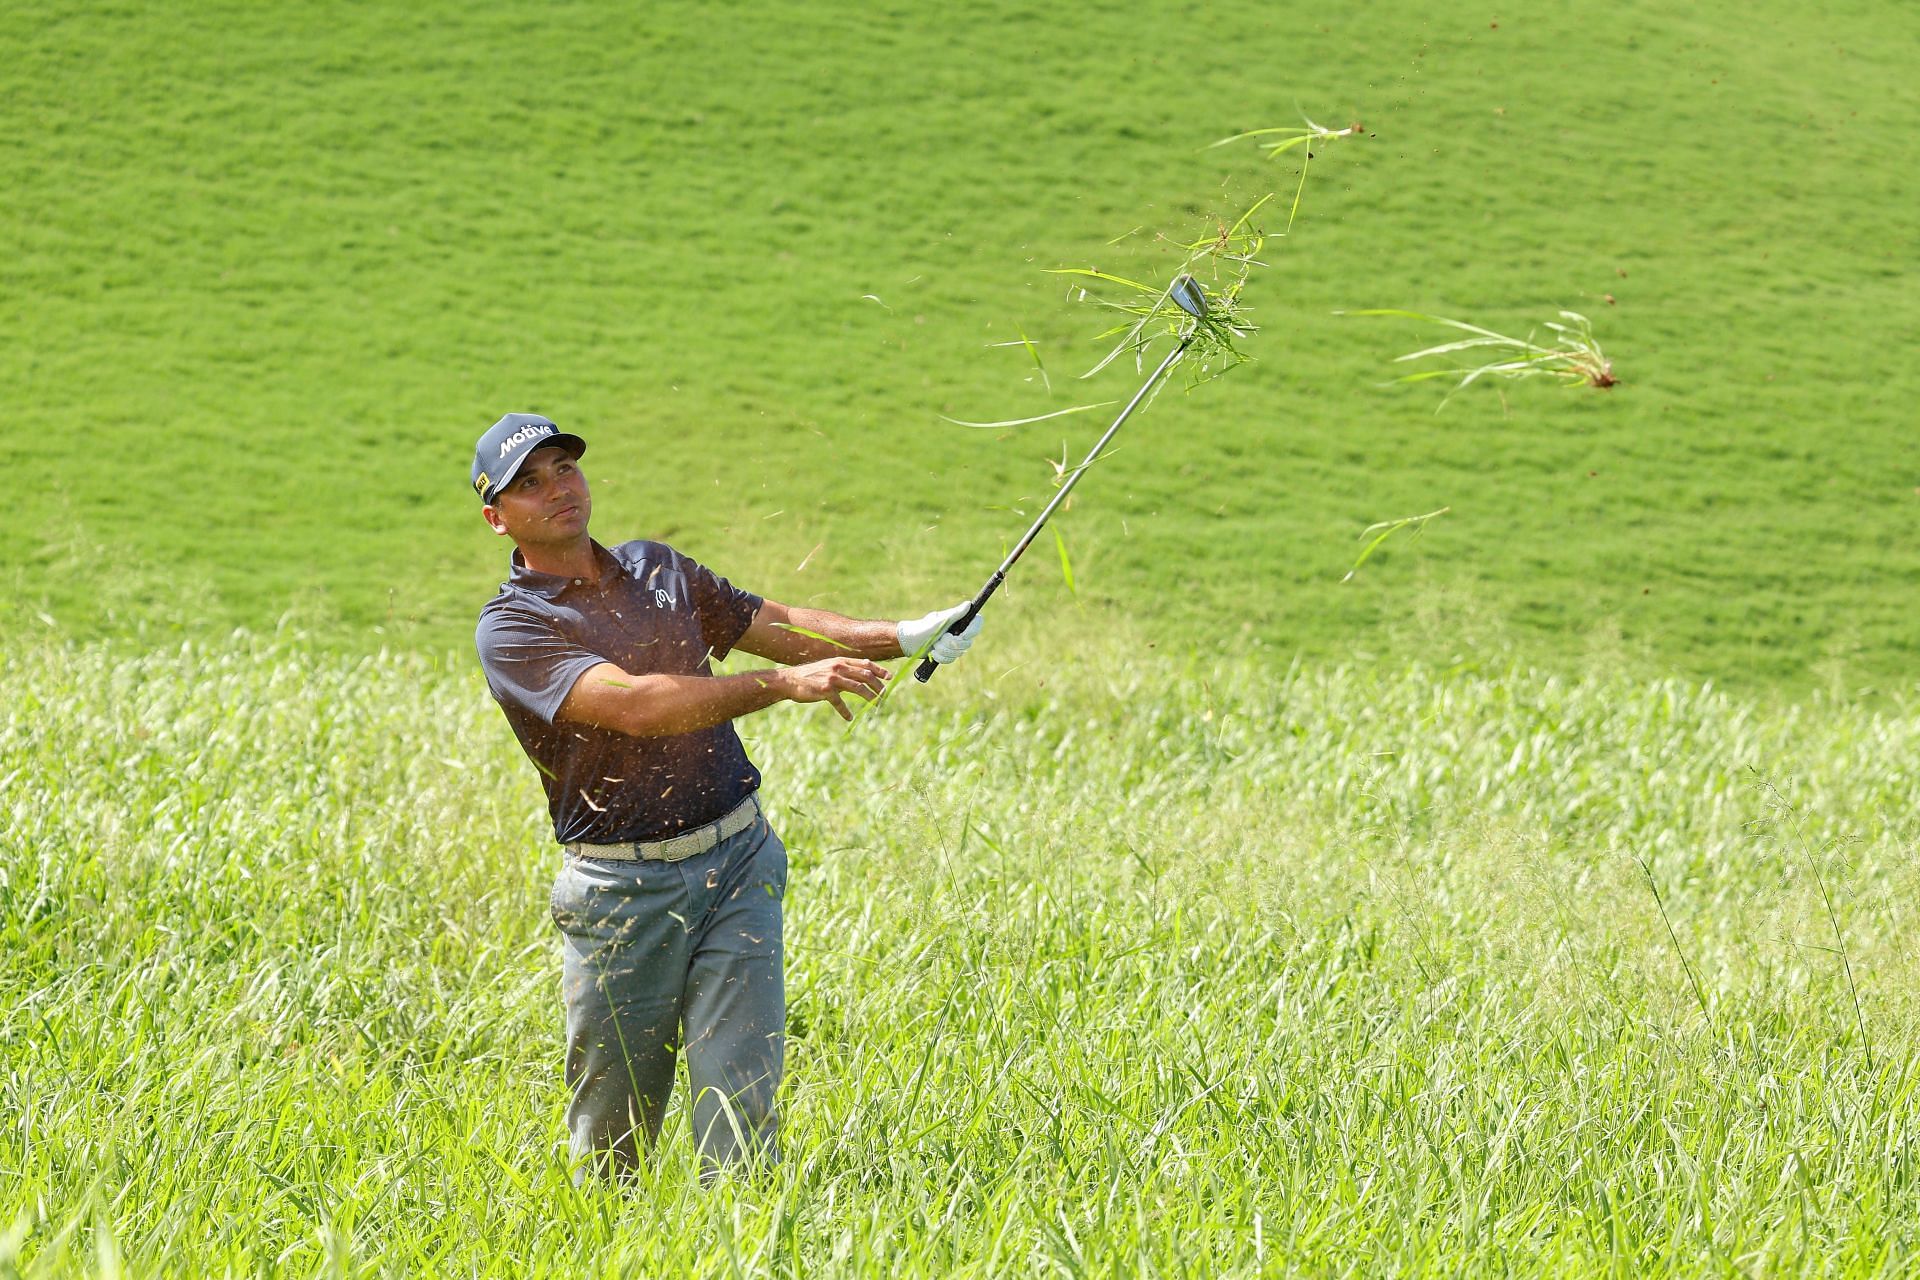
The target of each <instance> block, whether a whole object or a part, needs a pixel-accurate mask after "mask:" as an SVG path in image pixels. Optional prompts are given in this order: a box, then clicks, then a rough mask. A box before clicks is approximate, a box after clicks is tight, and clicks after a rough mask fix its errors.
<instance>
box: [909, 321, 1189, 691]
mask: <svg viewBox="0 0 1920 1280" xmlns="http://www.w3.org/2000/svg"><path fill="white" fill-rule="evenodd" d="M1192 341H1193V331H1192V330H1189V331H1188V332H1187V336H1186V337H1184V338H1182V339H1180V345H1179V346H1177V347H1175V348H1174V349H1173V350H1172V351H1169V352H1168V353H1167V358H1166V359H1164V360H1162V361H1161V362H1160V367H1159V368H1157V369H1155V370H1154V371H1153V372H1152V373H1150V374H1148V375H1147V380H1146V381H1145V382H1143V383H1141V384H1140V389H1139V390H1138V391H1136V392H1134V393H1133V399H1131V400H1129V401H1127V407H1126V408H1124V409H1122V410H1121V411H1120V416H1119V417H1117V418H1115V419H1114V420H1113V425H1112V426H1110V427H1108V428H1107V432H1106V434H1105V435H1103V436H1101V437H1100V440H1099V442H1098V443H1096V444H1095V445H1094V446H1093V448H1091V449H1089V450H1088V451H1087V456H1086V457H1085V458H1084V459H1082V460H1081V462H1080V465H1079V466H1077V467H1075V468H1074V469H1073V474H1072V475H1070V476H1068V477H1067V480H1066V483H1064V484H1062V485H1061V486H1060V491H1059V492H1058V493H1056V494H1054V495H1053V501H1052V502H1049V503H1048V504H1047V508H1046V510H1044V511H1042V512H1041V513H1040V518H1039V519H1038V520H1035V521H1034V522H1033V526H1032V527H1031V528H1029V529H1028V530H1027V532H1026V536H1025V537H1023V538H1021V539H1020V541H1019V543H1018V544H1016V545H1015V546H1014V548H1013V550H1012V551H1010V552H1008V553H1007V558H1006V559H1005V560H1002V561H1001V562H1000V567H999V568H998V569H995V570H994V571H993V576H992V577H991V578H988V579H987V585H986V586H984V587H982V588H980V593H979V594H978V595H976V596H974V598H973V603H972V604H970V605H968V606H967V611H966V612H965V613H963V614H961V615H960V616H959V617H958V618H955V619H954V620H953V623H952V625H951V626H949V627H948V628H947V631H948V632H949V633H951V634H958V633H959V632H962V631H965V630H966V629H967V628H968V627H969V626H970V625H972V623H973V620H974V619H975V618H976V617H978V616H979V615H980V610H981V609H983V608H985V607H986V603H987V601H988V600H990V599H992V598H993V593H994V592H996V591H998V590H999V589H1000V584H1001V583H1003V582H1005V581H1006V580H1007V570H1009V569H1011V568H1013V565H1014V562H1015V561H1016V560H1018V559H1019V558H1020V557H1021V556H1022V555H1024V554H1025V553H1026V550H1027V548H1028V547H1030V546H1032V545H1033V540H1034V539H1035V538H1037V537H1039V536H1040V530H1041V529H1042V528H1043V527H1045V525H1046V523H1047V517H1049V516H1051V515H1052V514H1053V513H1054V510H1055V509H1056V508H1057V507H1059V505H1060V504H1061V503H1062V502H1065V501H1066V500H1067V495H1068V494H1070V493H1072V492H1073V486H1075V485H1076V484H1079V483H1080V477H1081V476H1083V475H1085V474H1086V473H1087V468H1088V467H1090V466H1092V465H1093V463H1094V460H1095V459H1096V458H1098V457H1099V456H1100V453H1101V451H1102V450H1103V449H1105V448H1106V447H1107V441H1109V440H1111V439H1113V433H1114V432H1116V431H1118V430H1119V429H1120V424H1121V423H1123V422H1125V421H1126V420H1127V418H1128V417H1129V416H1130V415H1131V414H1132V413H1133V411H1134V410H1135V409H1137V408H1139V407H1140V402H1141V401H1143V400H1145V399H1146V398H1147V393H1148V392H1149V391H1151V390H1153V387H1154V384H1155V383H1157V382H1159V381H1160V379H1161V378H1162V377H1163V376H1164V375H1165V374H1166V372H1167V370H1169V369H1171V368H1173V365H1174V362H1175V361H1176V360H1178V359H1179V358H1180V357H1181V356H1183V355H1185V354H1186V353H1187V344H1188V343H1190V342H1192ZM939 669H940V664H939V663H937V662H935V661H934V660H933V659H932V658H925V659H922V660H921V663H920V665H919V666H917V667H915V668H914V669H913V678H914V679H915V680H918V681H919V682H920V683H921V684H925V683H926V682H927V681H929V680H931V679H933V673H934V672H936V671H938V670H939Z"/></svg>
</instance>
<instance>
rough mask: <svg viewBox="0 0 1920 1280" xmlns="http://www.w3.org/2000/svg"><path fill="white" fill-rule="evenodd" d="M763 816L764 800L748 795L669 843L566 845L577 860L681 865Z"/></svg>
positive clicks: (651, 841)
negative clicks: (761, 809)
mask: <svg viewBox="0 0 1920 1280" xmlns="http://www.w3.org/2000/svg"><path fill="white" fill-rule="evenodd" d="M759 816H760V798H759V797H758V796H748V797H747V798H746V799H745V800H742V801H741V802H740V803H739V804H737V805H735V806H733V808H732V809H730V810H728V811H727V813H726V814H724V815H723V816H722V817H721V818H720V819H719V820H717V821H714V822H709V823H707V824H706V825H705V826H703V827H693V828H690V829H689V830H686V831H682V832H681V833H680V834H679V835H677V836H668V837H667V838H666V839H665V840H629V841H627V842H626V843H624V844H588V843H587V842H586V841H584V840H575V841H574V842H573V843H572V844H569V845H567V846H566V849H567V853H568V854H569V855H571V856H573V857H575V858H607V859H611V860H613V861H616V862H636V861H643V860H644V861H647V862H679V861H681V860H682V859H683V858H691V857H693V856H694V855H696V854H701V853H705V852H706V851H707V850H709V849H711V848H713V847H714V846H715V845H717V844H719V843H720V842H721V841H722V840H726V839H728V838H730V837H732V836H737V835H739V834H740V833H741V832H742V831H745V830H746V829H747V828H748V827H750V826H752V825H753V820H754V819H755V818H757V817H759Z"/></svg>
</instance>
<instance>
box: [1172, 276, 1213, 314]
mask: <svg viewBox="0 0 1920 1280" xmlns="http://www.w3.org/2000/svg"><path fill="white" fill-rule="evenodd" d="M1167 296H1168V297H1169V298H1172V299H1173V305H1174V306H1176V307H1179V308H1180V309H1181V310H1182V311H1184V312H1186V313H1187V314H1188V315H1190V316H1192V317H1193V318H1194V319H1195V320H1205V319H1206V318H1207V295H1206V291H1205V290H1203V289H1202V288H1201V287H1200V283H1199V281H1197V280H1195V279H1194V278H1193V277H1192V276H1190V275H1188V274H1186V273H1185V272H1184V271H1183V272H1181V273H1180V274H1179V275H1177V276H1175V277H1174V278H1173V283H1172V284H1170V285H1168V286H1167Z"/></svg>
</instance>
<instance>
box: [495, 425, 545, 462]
mask: <svg viewBox="0 0 1920 1280" xmlns="http://www.w3.org/2000/svg"><path fill="white" fill-rule="evenodd" d="M552 434H553V428H552V427H542V426H530V427H522V428H520V429H519V430H518V431H516V432H514V433H513V434H512V435H510V436H508V437H507V438H506V439H505V440H502V441H501V442H500V456H501V457H502V458H504V457H506V456H507V455H508V454H509V453H512V452H513V447H514V446H515V445H517V444H525V443H526V442H527V441H529V440H538V439H539V438H540V437H541V436H550V435H552Z"/></svg>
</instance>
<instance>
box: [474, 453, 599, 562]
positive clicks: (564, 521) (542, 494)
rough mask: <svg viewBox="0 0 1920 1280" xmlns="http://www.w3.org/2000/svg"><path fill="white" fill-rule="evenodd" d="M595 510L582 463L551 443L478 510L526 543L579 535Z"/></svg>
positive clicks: (568, 539) (497, 529)
mask: <svg viewBox="0 0 1920 1280" xmlns="http://www.w3.org/2000/svg"><path fill="white" fill-rule="evenodd" d="M592 510H593V499H592V498H590V497H589V496H588V494H587V477H586V474H585V473H584V472H582V471H581V470H580V465H579V464H578V463H576V462H575V461H574V460H573V458H572V457H571V456H570V455H569V454H568V453H567V451H566V450H565V449H561V448H558V447H555V446H549V447H547V448H545V449H536V450H534V452H533V456H532V457H531V458H528V459H527V460H526V461H525V462H524V463H522V464H521V466H520V470H519V471H518V472H517V473H516V474H515V475H514V477H513V479H512V480H511V481H510V482H508V484H507V487H506V488H504V489H502V490H501V491H500V492H499V493H497V494H495V495H494V499H493V501H492V502H491V503H489V504H488V505H486V506H484V507H482V508H481V509H480V514H481V515H483V516H485V517H486V521H487V523H488V524H489V525H490V526H492V528H493V531H494V532H495V533H497V534H500V535H502V536H503V537H508V538H512V539H513V540H514V542H515V544H516V545H519V546H525V545H527V544H528V543H534V544H547V543H572V542H576V541H578V540H579V539H580V538H582V537H584V536H586V532H587V516H588V515H589V514H590V513H591V512H592Z"/></svg>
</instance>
